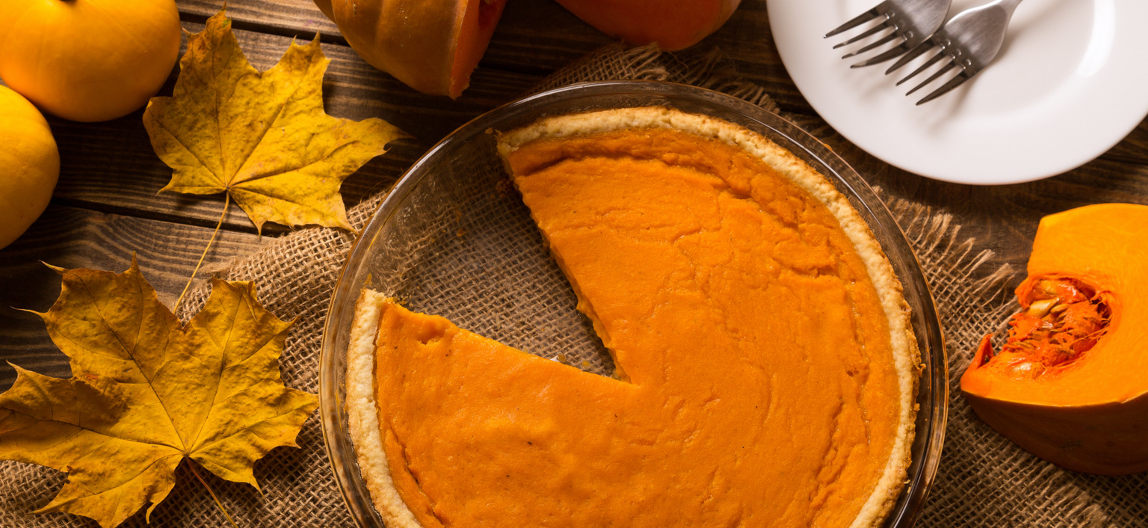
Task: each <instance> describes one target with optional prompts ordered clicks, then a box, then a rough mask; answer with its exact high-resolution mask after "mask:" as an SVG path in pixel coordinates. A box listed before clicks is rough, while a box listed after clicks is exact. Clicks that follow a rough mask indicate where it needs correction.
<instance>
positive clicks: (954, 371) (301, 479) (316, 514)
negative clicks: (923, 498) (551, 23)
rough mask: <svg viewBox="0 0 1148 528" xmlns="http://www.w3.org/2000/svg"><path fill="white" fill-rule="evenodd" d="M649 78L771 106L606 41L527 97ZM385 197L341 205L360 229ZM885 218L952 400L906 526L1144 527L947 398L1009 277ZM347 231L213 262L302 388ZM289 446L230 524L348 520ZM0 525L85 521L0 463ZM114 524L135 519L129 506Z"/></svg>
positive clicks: (920, 209)
mask: <svg viewBox="0 0 1148 528" xmlns="http://www.w3.org/2000/svg"><path fill="white" fill-rule="evenodd" d="M611 79H649V80H660V81H669V82H678V83H683V84H692V85H695V86H702V87H706V88H710V89H714V90H717V91H721V92H724V93H727V94H730V95H734V96H736V97H740V98H742V99H745V100H747V101H749V102H751V103H754V104H757V105H759V106H762V107H763V108H766V109H768V110H770V111H773V112H777V111H778V109H777V107H776V105H775V104H774V102H773V101H772V100H771V99H770V97H769V95H768V94H767V93H766V91H765V89H764V88H763V87H761V86H758V85H756V84H754V83H752V82H748V81H745V80H744V79H742V78H740V77H739V75H738V74H737V71H736V69H735V68H733V66H732V63H731V62H730V61H729V60H727V59H726V58H725V57H724V56H723V55H722V54H721V52H720V51H718V50H716V49H710V50H708V51H705V50H703V51H702V52H700V53H698V52H694V53H691V54H690V55H688V56H685V55H673V54H668V53H662V52H659V51H658V50H657V49H655V48H652V47H636V48H628V47H625V46H622V45H620V44H618V45H613V46H608V47H606V48H604V49H602V50H599V51H598V52H595V53H593V54H591V55H589V56H587V57H585V58H584V59H582V60H580V61H578V62H576V63H574V64H572V65H570V66H569V67H567V68H565V69H563V70H562V71H559V72H557V73H555V74H554V75H552V76H550V77H549V78H547V79H546V80H545V81H544V82H543V83H542V84H541V85H539V86H538V87H537V88H536V89H535V90H534V92H540V91H544V90H547V89H551V88H555V87H558V86H564V85H567V84H570V83H574V82H582V81H593V80H611ZM385 196H386V192H380V193H377V194H375V195H373V196H371V197H369V198H367V199H366V200H364V201H363V202H362V203H360V204H358V205H356V206H355V207H352V208H351V209H350V211H349V217H350V219H351V223H352V225H353V226H355V228H356V229H361V228H362V226H363V225H365V223H366V221H367V220H368V219H369V218H370V216H371V214H373V213H374V211H375V210H376V209H377V208H378V207H379V205H380V204H381V203H382V201H383V199H384V198H385ZM889 207H890V210H891V212H892V213H893V216H894V217H895V218H896V219H897V221H898V223H899V224H900V225H901V227H902V229H903V230H904V232H905V233H906V235H907V236H908V238H909V240H910V242H911V244H912V246H913V249H914V250H915V252H916V253H917V256H918V259H919V260H920V262H921V265H922V268H924V270H925V273H926V278H927V279H928V281H929V283H930V285H932V287H933V295H934V298H935V300H936V302H937V306H938V309H939V311H940V314H941V323H942V327H943V328H944V332H945V336H946V339H947V343H948V344H947V353H948V361H949V373H950V376H949V377H950V385H949V388H950V394H951V398H950V401H951V407H950V411H949V425H948V429H947V435H946V440H945V452H944V457H943V459H942V462H941V470H940V472H939V475H938V476H937V479H936V481H935V483H934V486H933V489H932V493H931V495H930V499H929V501H928V502H927V504H926V506H925V510H924V512H923V513H922V515H921V518H920V521H919V525H921V526H931V527H932V526H935V527H965V526H969V527H973V526H975V527H992V528H999V527H1012V526H1017V527H1019V526H1050V527H1052V526H1055V527H1061V526H1074V527H1075V526H1081V527H1095V528H1100V527H1126V526H1145V523H1144V519H1145V517H1146V516H1148V510H1146V506H1145V505H1146V504H1148V480H1146V478H1145V477H1144V476H1132V477H1125V478H1121V479H1111V478H1104V477H1094V476H1091V475H1081V474H1077V473H1071V472H1066V471H1062V470H1060V469H1059V468H1057V467H1055V466H1053V465H1051V464H1048V463H1045V462H1043V461H1040V460H1039V459H1036V458H1035V457H1032V456H1031V455H1029V454H1028V453H1026V452H1024V451H1022V450H1020V449H1019V448H1017V447H1016V446H1015V445H1013V444H1012V443H1011V442H1009V441H1008V440H1005V439H1004V438H1003V437H1001V436H1000V435H998V434H996V433H995V432H994V431H992V430H991V429H989V428H988V427H986V426H984V425H983V424H982V423H980V421H979V420H977V419H976V418H975V416H973V414H972V413H971V411H970V410H969V408H968V405H967V404H966V403H965V402H964V400H963V399H962V398H960V397H959V393H960V391H959V375H960V373H961V372H963V371H964V369H965V367H966V366H967V365H968V362H969V360H970V358H971V351H972V350H973V347H975V346H976V343H977V341H978V340H979V339H980V337H981V336H982V335H984V334H985V333H992V332H1001V331H1002V329H1003V322H1004V321H1005V319H1006V318H1007V315H1008V314H1009V313H1011V312H1012V311H1014V310H1015V303H1014V302H1013V301H1011V297H1012V296H1011V292H1010V290H1009V288H1010V286H1011V285H1013V284H1015V282H1016V280H1017V272H1016V271H1015V270H1012V269H1010V268H1008V267H1002V268H998V269H994V270H989V271H988V272H986V271H985V270H984V269H983V268H984V266H985V264H986V263H988V262H989V261H990V259H991V258H992V255H993V254H992V252H991V251H989V250H978V249H977V244H976V241H975V240H973V239H971V238H967V237H965V238H962V237H961V235H960V226H959V225H956V224H954V223H953V221H952V217H951V216H950V215H948V214H945V213H943V212H938V211H934V210H931V209H929V208H927V207H925V206H923V205H920V204H916V203H911V202H907V201H904V200H894V201H892V203H890V204H889ZM353 242H354V238H353V236H352V235H351V234H349V233H346V232H343V231H339V230H335V229H326V228H309V229H302V230H299V231H295V232H292V233H289V234H287V235H285V236H282V237H279V238H276V239H274V240H270V241H268V242H267V243H266V245H265V246H264V247H262V248H261V249H259V250H258V251H257V252H256V253H254V254H252V255H250V256H247V257H246V258H241V259H237V260H234V261H232V262H229V263H227V264H225V265H223V266H219V267H216V268H215V269H214V270H212V272H211V273H212V274H213V275H215V276H217V277H220V278H224V279H228V280H252V281H257V284H258V294H259V298H260V299H261V301H262V302H263V303H264V305H265V306H266V307H267V308H268V309H269V310H271V311H272V312H273V313H275V314H276V315H278V316H279V317H281V318H283V319H295V328H294V329H293V331H292V333H291V336H290V337H289V338H288V340H287V344H286V349H285V351H284V353H283V356H282V359H281V370H282V373H283V380H284V382H285V383H286V384H287V385H288V386H291V387H295V388H298V389H302V390H305V391H308V392H312V393H314V392H317V390H318V381H317V379H318V377H317V376H318V360H319V352H320V339H321V334H322V326H323V323H324V320H325V316H326V311H327V306H328V303H329V301H330V295H331V292H332V290H333V288H334V285H335V282H336V280H337V278H338V273H339V270H340V269H341V266H342V264H343V261H344V260H345V258H346V256H347V254H348V252H349V250H350V248H351V246H352V244H353ZM208 293H209V291H208V285H207V283H206V282H201V283H199V284H198V285H197V286H196V287H194V288H193V290H192V291H191V292H189V295H188V296H187V298H186V299H185V302H184V303H183V305H182V306H180V307H178V310H177V314H178V315H179V316H180V318H181V319H183V320H187V319H188V318H189V317H190V315H191V314H194V313H196V312H198V311H199V309H200V308H201V307H202V306H203V304H204V301H205V300H206V299H207V295H208ZM298 443H299V445H300V449H277V450H274V451H273V452H272V453H271V454H270V455H268V457H266V458H265V459H264V460H263V461H261V462H260V463H259V464H257V466H256V475H257V477H258V478H259V480H260V482H261V483H262V484H263V494H262V495H260V494H259V493H258V492H256V491H255V490H253V489H251V488H250V487H247V486H240V485H234V484H229V483H225V482H222V481H221V480H219V479H216V478H214V477H212V478H211V483H212V485H213V486H214V487H215V489H217V490H218V491H219V492H221V493H220V495H221V496H222V500H223V502H224V505H225V506H226V507H227V508H228V510H229V511H230V512H231V513H232V515H233V516H234V517H235V520H236V522H238V523H239V524H240V525H241V526H249V527H278V526H292V527H330V526H346V527H353V526H354V525H355V524H354V522H353V520H352V519H351V518H350V516H349V514H348V513H347V509H346V508H345V506H344V504H343V500H342V497H341V496H340V492H339V490H338V487H337V485H336V484H335V481H334V477H333V475H332V472H331V470H330V469H329V466H328V462H327V459H326V455H325V450H324V446H323V441H322V433H321V430H320V426H319V423H318V420H317V419H314V418H312V419H311V420H309V421H308V422H307V424H306V425H305V426H304V428H303V431H302V432H301V433H300V435H299V440H298ZM178 473H179V475H178V482H177V485H176V488H175V490H174V491H173V492H172V496H171V497H169V498H168V499H167V500H166V501H165V502H164V503H163V504H161V505H160V506H159V507H158V508H157V509H156V511H155V512H154V514H153V516H152V522H153V524H155V525H159V526H164V527H168V526H171V527H189V528H190V527H198V526H206V525H217V524H220V517H219V514H218V513H217V512H216V510H215V506H214V504H212V501H211V499H210V497H209V496H208V495H207V493H205V492H204V491H203V490H202V489H201V488H200V487H199V486H198V484H195V483H194V479H193V478H190V476H189V475H188V474H187V473H186V470H184V469H181V470H180V471H179V472H178ZM0 475H2V477H0V525H2V526H29V527H32V526H35V527H68V528H72V527H78V526H92V523H91V522H90V521H88V520H86V519H83V518H80V517H75V516H70V515H65V514H45V515H34V514H32V513H30V512H31V510H32V509H33V508H34V507H36V506H39V505H43V504H46V503H47V502H48V501H49V500H50V498H51V497H52V496H53V495H55V493H56V491H57V490H58V489H59V487H60V486H61V485H62V483H63V480H64V478H63V475H62V474H61V473H59V472H56V471H53V470H49V469H46V468H42V467H39V466H32V465H26V464H20V463H16V462H2V463H0ZM125 526H144V521H143V516H142V515H136V516H135V517H133V518H132V519H131V520H129V521H128V522H127V523H125Z"/></svg>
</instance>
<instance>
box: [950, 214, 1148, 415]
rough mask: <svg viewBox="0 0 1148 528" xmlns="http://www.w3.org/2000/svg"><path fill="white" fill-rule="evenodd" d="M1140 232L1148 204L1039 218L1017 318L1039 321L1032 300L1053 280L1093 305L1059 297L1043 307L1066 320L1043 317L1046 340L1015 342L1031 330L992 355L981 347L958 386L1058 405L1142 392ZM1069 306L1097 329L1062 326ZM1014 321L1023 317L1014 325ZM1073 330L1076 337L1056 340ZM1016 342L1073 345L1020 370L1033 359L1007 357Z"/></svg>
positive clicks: (1147, 221)
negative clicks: (1032, 316)
mask: <svg viewBox="0 0 1148 528" xmlns="http://www.w3.org/2000/svg"><path fill="white" fill-rule="evenodd" d="M1145 226H1148V207H1145V206H1143V205H1133V204H1100V205H1093V206H1087V207H1081V208H1077V209H1072V210H1070V211H1065V212H1063V213H1058V214H1054V215H1050V216H1046V217H1045V218H1043V219H1042V220H1041V222H1040V226H1039V227H1038V228H1037V232H1036V238H1035V239H1034V241H1033V249H1032V255H1031V257H1030V258H1029V263H1028V278H1027V279H1026V280H1025V281H1024V282H1023V283H1022V284H1021V285H1020V286H1019V287H1018V288H1017V295H1018V297H1019V298H1020V300H1021V303H1022V307H1023V308H1024V309H1025V313H1028V312H1036V313H1040V314H1042V315H1043V313H1042V312H1043V311H1044V308H1045V306H1044V305H1043V304H1039V303H1040V302H1041V301H1044V300H1045V298H1046V297H1051V296H1050V295H1042V293H1041V291H1040V290H1042V289H1049V288H1048V286H1049V285H1054V284H1071V285H1075V286H1076V288H1077V289H1078V290H1080V291H1082V292H1084V295H1083V296H1084V297H1087V298H1089V299H1091V300H1092V303H1091V305H1090V304H1089V303H1088V302H1087V301H1078V302H1075V303H1072V302H1069V299H1067V296H1065V295H1059V296H1058V297H1057V298H1060V299H1064V300H1061V301H1057V302H1054V303H1053V305H1052V306H1051V307H1050V308H1049V310H1050V311H1051V310H1054V309H1057V308H1064V309H1065V312H1064V313H1065V315H1063V316H1060V317H1055V316H1056V315H1057V314H1055V313H1053V314H1049V315H1045V316H1044V317H1043V319H1045V320H1052V324H1046V326H1048V327H1049V328H1048V330H1049V331H1048V332H1047V335H1044V336H1038V337H1039V338H1041V339H1039V340H1037V339H1031V338H1030V339H1029V341H1032V343H1031V344H1030V345H1025V343H1024V341H1023V340H1021V339H1018V338H1019V337H1022V336H1028V335H1029V334H1028V333H1020V334H1018V333H1017V332H1014V339H1013V340H1012V341H1010V343H1009V344H1008V345H1006V347H1005V353H1001V354H994V353H993V351H992V348H991V347H989V346H987V343H986V346H982V349H981V351H979V352H978V354H977V357H976V358H975V359H974V361H973V364H972V365H970V367H969V369H968V370H967V371H966V372H965V374H964V375H962V377H961V389H962V390H963V391H965V392H967V393H970V394H974V395H978V396H991V397H992V398H994V399H999V400H1005V401H1011V402H1016V403H1029V404H1037V405H1062V406H1080V405H1091V404H1103V403H1112V402H1123V401H1127V400H1129V399H1132V398H1135V397H1137V396H1140V395H1142V394H1145V393H1148V383H1145V382H1144V378H1143V376H1140V375H1134V374H1133V373H1138V372H1143V371H1144V370H1145V369H1148V354H1145V353H1144V350H1145V345H1144V343H1145V342H1146V341H1148V280H1146V279H1145V277H1148V230H1145ZM1100 233H1103V235H1100ZM1034 305H1035V306H1034ZM1070 308H1077V309H1080V310H1081V311H1082V312H1083V315H1081V316H1077V317H1076V318H1077V319H1095V320H1096V322H1095V324H1094V325H1090V326H1086V325H1083V324H1082V323H1077V322H1073V321H1068V322H1069V323H1072V324H1060V323H1061V321H1062V320H1064V319H1066V316H1068V315H1073V314H1071V313H1069V309H1070ZM1089 312H1094V313H1089ZM1021 318H1023V314H1021V315H1020V316H1019V317H1018V318H1014V319H1021ZM1085 322H1087V323H1091V321H1085ZM1014 326H1015V325H1014ZM1081 328H1084V330H1083V331H1082V330H1080V329H1081ZM1021 330H1022V331H1024V330H1027V328H1021ZM1072 332H1075V333H1077V334H1080V336H1069V337H1071V339H1070V338H1069V337H1066V336H1065V335H1064V334H1068V333H1072ZM1078 337H1079V339H1078ZM1014 342H1015V343H1019V345H1020V346H1026V348H1036V349H1041V348H1048V347H1047V345H1048V344H1049V343H1052V344H1053V345H1056V344H1057V343H1058V342H1063V343H1065V344H1066V345H1067V346H1070V347H1071V348H1070V350H1069V351H1068V352H1066V355H1068V357H1067V358H1065V359H1064V360H1063V361H1060V362H1057V363H1055V364H1053V365H1047V364H1048V363H1050V362H1049V361H1045V364H1046V365H1043V366H1040V367H1038V366H1035V365H1034V366H1032V367H1028V364H1030V363H1033V362H1032V361H1030V360H1027V358H1022V357H1018V355H1017V354H1013V353H1011V351H1012V350H1013V349H1015V348H1017V346H1018V345H1014ZM1060 348H1063V347H1060Z"/></svg>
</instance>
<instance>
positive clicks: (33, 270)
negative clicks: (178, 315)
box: [0, 205, 268, 391]
mask: <svg viewBox="0 0 1148 528" xmlns="http://www.w3.org/2000/svg"><path fill="white" fill-rule="evenodd" d="M212 231H213V230H212V229H208V228H203V227H196V226H189V225H183V224H179V223H172V222H164V221H157V220H148V219H142V218H134V217H130V216H120V215H115V214H105V213H99V212H95V211H89V210H85V209H79V208H74V207H66V206H60V205H50V206H49V207H48V209H47V210H46V211H44V214H43V215H41V216H40V218H39V219H38V220H37V221H36V222H35V223H34V224H33V225H32V227H31V228H30V229H29V230H28V231H27V232H26V233H24V236H22V237H20V238H19V239H18V240H16V242H14V243H13V244H12V245H10V246H8V247H6V248H4V249H2V250H0V335H2V336H4V339H2V340H0V391H3V390H7V388H8V387H9V386H11V384H12V382H14V381H15V379H16V378H15V376H16V373H15V370H13V369H12V368H11V367H9V366H8V365H7V363H5V362H6V361H10V362H12V363H13V364H16V365H19V366H20V367H23V368H27V369H31V370H35V371H37V372H41V373H44V374H48V375H52V376H63V377H67V376H68V375H69V371H68V366H67V358H66V357H65V356H64V355H63V354H62V353H60V352H59V351H58V350H57V349H56V347H55V345H53V344H52V342H51V340H50V339H49V338H48V334H47V332H46V331H45V329H44V323H43V321H41V320H40V318H39V317H37V316H36V315H35V314H31V313H27V312H23V311H20V310H21V309H23V310H35V311H37V312H44V311H47V310H48V308H50V307H51V306H52V303H54V302H55V300H56V298H57V297H58V296H59V294H60V278H59V275H57V274H56V272H54V271H52V270H51V269H49V268H48V267H47V266H45V265H44V264H43V263H48V264H52V265H54V266H60V267H64V268H92V269H100V270H107V271H114V272H117V273H118V272H122V271H124V270H126V269H127V268H128V266H129V264H130V263H131V259H132V254H133V253H134V254H136V256H137V257H136V258H137V261H138V262H139V266H140V269H141V270H142V271H143V274H144V277H145V278H147V280H148V282H150V283H151V285H152V286H153V287H154V288H155V289H156V292H157V294H158V295H159V299H160V301H162V302H163V303H164V304H167V305H168V306H171V305H172V304H174V303H175V300H176V298H177V297H178V296H179V293H180V292H181V291H182V290H183V287H184V285H185V284H186V283H187V280H188V278H189V277H190V276H191V272H192V270H193V269H194V268H195V264H196V262H197V261H198V260H199V256H200V255H201V254H202V253H203V249H204V248H205V247H207V242H208V240H209V239H210V238H211V234H212ZM263 240H264V241H265V240H268V239H267V238H264V239H263ZM261 242H262V241H261V240H260V239H259V238H258V237H256V236H255V235H252V234H248V233H236V232H228V231H221V232H220V234H219V238H218V239H217V240H216V241H215V244H213V245H212V249H211V251H210V252H209V253H208V255H207V258H206V259H205V261H204V266H205V267H210V265H212V264H213V263H222V262H226V261H228V260H230V259H232V258H235V257H237V256H240V255H246V254H248V253H249V252H251V251H253V250H254V249H255V248H257V247H258V246H259V245H260V244H261Z"/></svg>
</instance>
